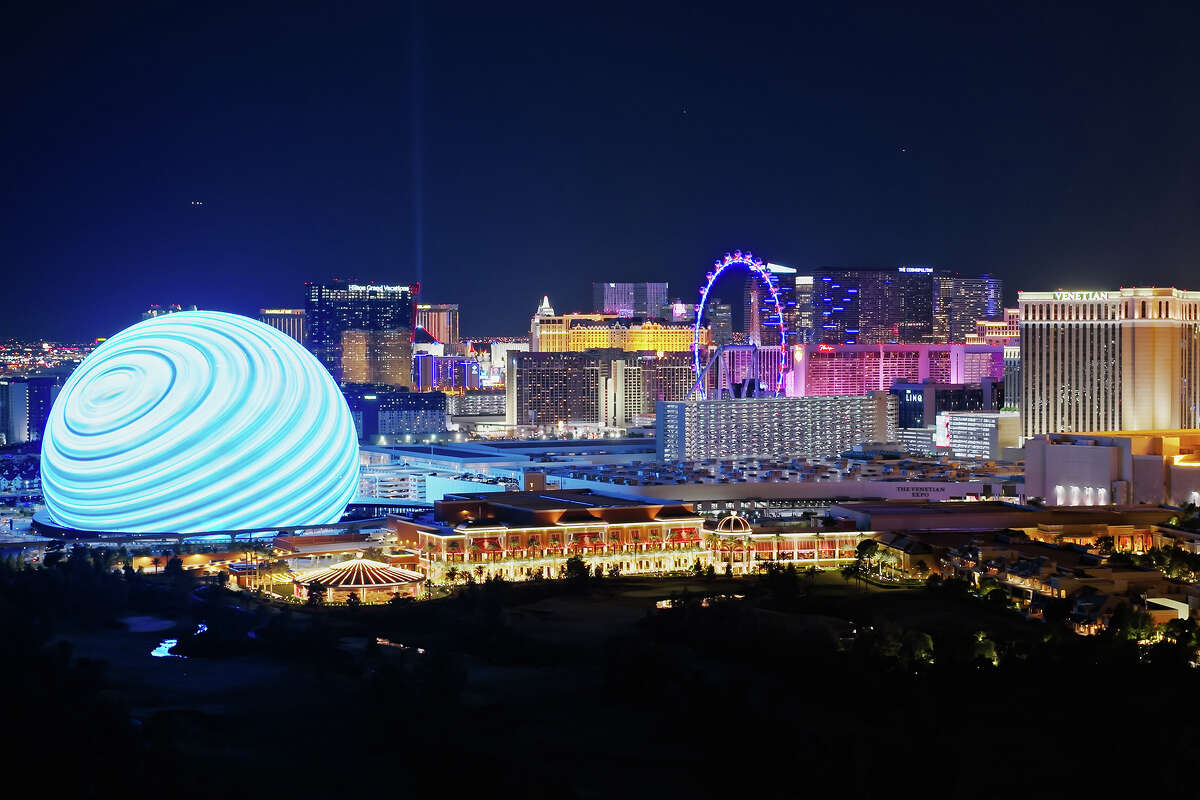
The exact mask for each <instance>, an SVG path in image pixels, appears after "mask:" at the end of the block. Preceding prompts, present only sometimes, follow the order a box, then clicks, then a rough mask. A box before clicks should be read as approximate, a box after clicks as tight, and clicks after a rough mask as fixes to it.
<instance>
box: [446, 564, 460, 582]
mask: <svg viewBox="0 0 1200 800" xmlns="http://www.w3.org/2000/svg"><path fill="white" fill-rule="evenodd" d="M446 580H448V581H450V582H451V583H454V582H455V581H456V580H458V567H450V569H448V570H446Z"/></svg>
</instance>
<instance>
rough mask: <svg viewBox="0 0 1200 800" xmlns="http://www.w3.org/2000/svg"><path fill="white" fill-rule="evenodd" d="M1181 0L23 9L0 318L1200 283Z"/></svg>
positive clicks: (529, 306) (1187, 9)
mask: <svg viewBox="0 0 1200 800" xmlns="http://www.w3.org/2000/svg"><path fill="white" fill-rule="evenodd" d="M333 5H335V4H329V6H333ZM1197 5H1198V4H1196V3H1190V4H1184V3H1180V4H1178V5H1176V6H1156V5H1153V4H1135V3H1128V4H1125V5H1124V6H1123V7H1121V8H1120V9H1119V10H1118V9H1105V10H1079V9H1061V10H1056V11H1045V10H1040V9H1038V8H1037V7H1034V6H1031V7H1028V8H1024V9H1021V8H1019V7H1018V6H1015V5H1013V4H1005V5H1004V6H995V7H985V6H982V5H977V4H975V3H956V4H953V5H946V6H938V7H933V6H930V7H925V8H917V7H915V6H910V7H908V8H906V9H901V8H879V7H868V6H853V5H848V4H841V3H838V4H835V5H831V6H827V7H821V6H804V5H802V4H799V3H786V4H777V5H762V6H755V5H753V4H746V3H729V2H723V3H720V4H715V5H712V6H701V5H697V4H689V5H687V6H669V5H667V4H662V3H638V4H629V5H627V6H625V7H623V8H622V7H618V6H617V5H616V4H611V3H602V4H596V5H591V6H582V5H580V4H576V3H572V2H556V3H552V4H547V5H543V6H532V5H524V4H519V3H518V4H508V3H495V2H489V3H480V4H478V5H475V4H472V3H458V2H455V3H450V2H446V3H426V4H425V6H424V8H423V10H421V11H420V13H419V14H414V11H413V8H412V7H411V6H409V5H406V4H405V3H403V2H395V3H379V4H366V3H353V2H339V3H337V4H336V6H337V7H336V8H332V7H316V6H313V7H302V6H300V5H297V4H288V5H286V6H279V7H270V6H257V5H254V6H252V5H248V4H247V5H239V6H237V7H231V8H229V9H227V10H221V8H220V4H216V3H154V4H149V5H147V6H136V5H121V4H115V3H114V4H108V3H88V4H82V5H80V6H79V7H69V6H55V5H53V4H51V3H43V2H37V3H30V4H27V5H25V6H24V7H21V8H18V9H16V10H13V9H11V7H10V10H9V11H8V12H7V16H6V17H4V18H3V19H0V68H2V70H3V72H2V74H3V79H2V80H3V110H2V111H0V152H2V153H3V154H4V176H3V179H2V180H0V193H2V194H0V197H3V200H4V203H3V208H0V214H2V218H0V266H2V269H3V281H2V283H0V286H2V289H0V291H2V292H3V293H4V302H3V304H2V305H0V337H8V336H28V337H31V338H33V337H41V336H45V337H58V338H76V339H82V338H90V337H94V336H98V335H108V334H111V333H113V332H115V331H116V330H118V329H120V328H121V327H123V326H124V325H126V324H128V323H129V322H131V321H133V320H136V319H137V318H138V315H139V313H140V311H141V310H142V309H144V308H145V307H146V306H147V305H148V304H150V303H171V302H179V303H195V304H197V305H199V306H200V307H202V308H213V309H222V310H229V311H238V312H242V313H253V312H254V310H255V309H257V308H258V307H259V306H263V305H285V306H286V305H295V304H299V303H301V302H302V299H301V298H302V282H303V281H305V280H308V279H322V278H327V277H332V276H346V277H352V276H356V277H361V278H364V279H374V280H376V281H379V282H408V281H412V280H416V279H417V278H418V272H419V271H420V272H421V273H422V277H423V280H424V291H423V297H424V299H427V300H430V301H435V302H459V303H461V304H462V308H463V317H462V328H463V331H464V333H466V334H474V335H478V334H505V333H515V332H519V331H521V330H522V329H525V328H527V324H528V317H529V315H530V314H531V313H532V312H533V310H534V308H535V307H536V305H537V302H538V300H539V299H540V298H541V295H542V294H547V293H548V294H549V295H550V297H551V300H552V301H553V302H554V305H555V306H556V307H557V308H558V309H559V310H572V309H579V308H583V307H584V306H586V305H587V304H589V302H590V282H591V281H592V280H630V279H645V280H669V281H670V282H671V284H672V294H676V295H679V296H682V297H684V298H685V299H687V300H689V301H690V300H693V299H694V297H695V293H696V288H697V286H698V282H699V280H700V279H701V278H702V277H703V275H704V272H705V271H706V269H707V268H708V267H709V265H710V264H711V261H712V259H713V258H714V257H716V256H719V255H720V254H722V253H724V252H725V251H726V250H731V249H734V248H743V249H752V250H753V251H754V252H755V253H756V254H759V255H762V256H764V257H766V258H769V259H770V260H772V261H777V262H780V263H784V264H790V265H794V266H797V267H805V266H816V265H893V264H902V263H917V264H932V265H937V266H941V267H946V268H949V269H954V270H959V271H962V272H968V273H970V272H993V273H995V274H999V275H1000V276H1002V277H1003V278H1005V279H1006V280H1007V281H1008V289H1009V294H1010V298H1009V299H1010V301H1011V300H1013V299H1015V292H1016V290H1017V289H1054V288H1060V287H1065V288H1111V287H1114V286H1119V285H1146V284H1152V283H1157V284H1160V285H1177V286H1180V287H1183V288H1196V289H1200V270H1198V269H1197V262H1198V259H1197V256H1200V222H1198V219H1200V104H1198V103H1197V97H1198V92H1200V45H1198V44H1197V41H1198V39H1197V35H1198V32H1200V13H1197V11H1196V8H1197ZM418 18H420V20H421V21H420V23H419V25H418V26H416V28H414V19H418ZM414 50H415V52H414ZM414 65H415V66H416V68H414ZM415 122H417V123H419V125H418V126H416V127H415V126H414V123H415ZM414 130H419V131H420V133H419V134H417V135H414ZM414 153H417V154H419V161H418V160H415V159H414ZM194 200H198V201H202V202H203V203H204V205H203V206H194V205H192V201H194ZM418 221H419V224H418Z"/></svg>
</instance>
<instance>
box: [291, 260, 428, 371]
mask: <svg viewBox="0 0 1200 800" xmlns="http://www.w3.org/2000/svg"><path fill="white" fill-rule="evenodd" d="M306 289H307V292H308V298H307V301H306V305H305V309H304V310H305V315H306V317H307V321H308V342H307V345H308V349H309V350H310V351H311V352H312V354H313V355H315V356H316V357H317V360H319V361H320V362H321V363H322V364H324V365H325V368H326V369H328V370H329V372H330V374H331V375H333V377H334V379H335V380H337V381H339V382H341V381H346V382H350V381H351V379H348V378H346V377H345V371H346V369H347V367H349V369H350V370H351V374H352V378H353V379H354V380H355V382H357V381H358V379H365V380H367V381H370V382H379V383H387V384H389V385H392V386H408V385H409V381H410V373H411V369H412V366H411V365H412V336H413V329H414V326H415V324H416V298H417V295H418V293H419V291H420V286H419V285H415V284H414V285H413V286H381V285H375V284H358V283H347V282H343V281H332V282H330V283H309V284H306ZM347 333H350V334H351V335H349V336H347V335H346V334H347ZM347 361H349V363H347Z"/></svg>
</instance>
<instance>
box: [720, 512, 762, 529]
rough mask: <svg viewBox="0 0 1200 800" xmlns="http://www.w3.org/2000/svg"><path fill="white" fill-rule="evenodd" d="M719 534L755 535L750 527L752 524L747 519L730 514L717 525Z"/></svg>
mask: <svg viewBox="0 0 1200 800" xmlns="http://www.w3.org/2000/svg"><path fill="white" fill-rule="evenodd" d="M717 532H718V533H753V532H754V529H753V528H751V527H750V523H749V522H747V521H746V518H745V517H739V516H738V515H736V514H730V515H729V516H727V517H722V518H721V521H720V522H718V523H717Z"/></svg>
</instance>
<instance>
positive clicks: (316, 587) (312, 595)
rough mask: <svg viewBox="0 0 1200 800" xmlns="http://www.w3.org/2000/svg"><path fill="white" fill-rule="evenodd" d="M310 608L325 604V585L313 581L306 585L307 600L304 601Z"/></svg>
mask: <svg viewBox="0 0 1200 800" xmlns="http://www.w3.org/2000/svg"><path fill="white" fill-rule="evenodd" d="M305 602H307V604H308V605H310V606H319V605H321V604H322V603H324V602H325V585H324V584H323V583H321V582H320V581H313V582H312V583H310V584H309V585H308V600H307V601H305Z"/></svg>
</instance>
